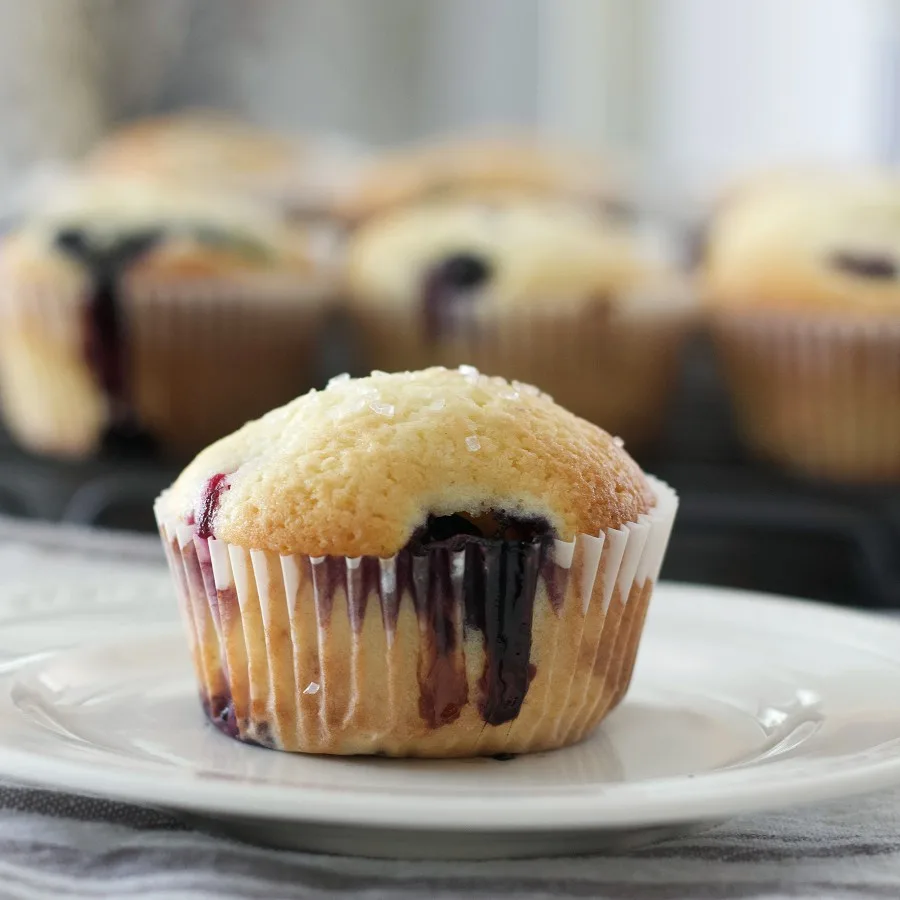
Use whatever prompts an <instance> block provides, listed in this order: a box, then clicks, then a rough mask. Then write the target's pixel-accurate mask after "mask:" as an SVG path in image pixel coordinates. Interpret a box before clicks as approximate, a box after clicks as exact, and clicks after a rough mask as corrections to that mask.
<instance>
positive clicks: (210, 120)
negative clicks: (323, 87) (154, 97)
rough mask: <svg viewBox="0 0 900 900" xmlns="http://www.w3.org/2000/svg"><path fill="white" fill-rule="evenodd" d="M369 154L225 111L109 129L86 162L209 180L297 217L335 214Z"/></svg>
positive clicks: (122, 172) (120, 171) (105, 168)
mask: <svg viewBox="0 0 900 900" xmlns="http://www.w3.org/2000/svg"><path fill="white" fill-rule="evenodd" d="M361 159H362V154H361V152H360V150H359V149H358V148H355V147H353V146H352V145H351V144H350V142H348V141H341V140H338V139H337V138H333V137H329V138H326V137H313V136H307V137H305V138H301V137H296V138H289V137H286V136H282V135H280V134H276V133H274V132H271V131H267V130H265V129H263V128H259V127H256V126H254V125H251V124H249V123H247V122H243V121H241V120H240V119H237V118H233V117H231V116H228V115H226V114H224V113H220V112H213V111H192V112H186V113H181V114H178V115H171V116H161V117H158V118H146V119H139V120H137V121H135V122H132V123H129V124H128V125H125V126H123V127H122V128H120V129H119V130H117V131H115V132H113V133H112V134H110V135H109V136H108V137H107V138H106V139H105V140H104V141H102V142H101V143H100V145H99V146H98V147H96V148H95V150H94V151H93V153H92V154H91V155H90V157H89V158H88V160H87V166H88V168H89V170H90V171H91V172H93V173H96V174H100V175H103V176H115V177H122V176H124V177H133V176H141V177H151V178H154V179H167V180H173V181H178V182H185V183H188V184H194V185H196V184H204V185H206V186H208V187H212V188H218V189H225V190H228V191H230V192H234V193H244V194H249V195H251V196H252V197H254V198H255V199H257V200H264V201H267V202H273V203H276V204H277V205H279V206H280V207H282V208H283V209H284V210H285V211H287V212H289V213H290V214H292V215H300V216H303V217H304V218H328V217H330V216H332V215H334V214H335V213H336V209H335V204H336V203H337V197H338V193H339V192H340V191H341V190H343V189H344V186H345V182H347V181H348V179H349V178H350V177H351V176H352V174H353V173H355V171H356V169H357V167H358V165H359V163H360V162H361Z"/></svg>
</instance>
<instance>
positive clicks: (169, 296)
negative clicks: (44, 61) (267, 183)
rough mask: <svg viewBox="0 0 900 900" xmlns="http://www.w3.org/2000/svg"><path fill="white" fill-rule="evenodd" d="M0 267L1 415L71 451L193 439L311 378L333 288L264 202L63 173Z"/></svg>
mask: <svg viewBox="0 0 900 900" xmlns="http://www.w3.org/2000/svg"><path fill="white" fill-rule="evenodd" d="M0 270H2V279H3V290H2V293H0V317H2V327H0V399H2V407H3V413H4V416H5V418H6V422H7V425H8V426H9V428H10V429H11V431H12V433H13V435H14V436H15V437H16V438H18V440H19V441H20V442H21V443H22V444H23V445H24V446H26V447H28V448H30V449H32V450H35V451H38V452H42V453H49V454H54V455H58V456H66V457H75V458H79V457H86V456H90V455H92V454H94V453H96V452H97V451H99V450H101V449H103V448H108V449H113V450H129V451H130V450H132V449H135V450H140V451H145V450H149V449H151V448H157V449H160V450H162V451H168V452H174V453H176V454H178V453H190V452H196V450H197V449H199V448H200V447H203V446H204V445H205V444H207V443H209V442H210V441H211V440H214V439H215V438H217V437H220V436H221V435H223V434H227V433H228V432H229V431H231V430H233V429H234V428H235V427H237V426H238V425H240V424H241V423H242V422H245V421H247V419H248V418H252V417H254V416H257V415H260V414H261V413H262V412H264V411H265V410H266V409H268V408H270V407H271V406H272V404H274V403H280V402H284V401H286V400H288V399H290V397H292V396H295V395H296V393H297V391H298V389H299V390H302V389H304V388H306V387H309V386H310V384H311V383H312V378H313V374H314V373H313V371H312V366H311V362H310V361H311V359H312V357H313V352H312V351H313V349H314V341H315V338H316V330H317V327H318V322H319V319H320V318H321V311H322V308H323V304H324V302H325V301H326V300H327V299H328V298H329V292H330V291H331V290H333V288H332V287H330V286H329V285H330V282H329V278H330V276H328V275H327V274H322V273H321V272H320V270H319V267H318V266H317V264H316V262H315V260H314V257H313V255H312V254H311V252H310V248H309V241H308V239H307V235H305V234H304V233H303V232H301V231H300V230H298V229H295V228H290V227H288V226H287V225H285V223H284V222H283V221H281V219H280V218H279V217H277V216H276V215H274V214H273V213H271V212H270V211H269V210H268V209H266V208H263V207H258V206H257V205H256V204H251V203H249V201H243V200H240V201H238V200H231V199H225V198H223V197H221V196H218V195H207V194H202V193H190V192H187V191H185V190H183V189H181V188H174V187H168V186H166V187H164V186H162V185H160V184H155V183H151V182H146V181H135V180H127V181H126V180H106V179H104V180H96V179H92V180H87V181H85V180H79V181H77V182H74V183H70V184H68V185H67V186H66V187H65V188H61V189H60V190H58V191H57V192H56V193H55V194H54V196H53V198H52V200H51V201H49V202H47V203H45V204H44V205H43V206H42V207H41V208H40V209H35V210H33V211H32V213H31V214H30V215H29V216H28V217H27V219H26V220H25V221H23V222H22V224H21V225H20V226H19V227H18V228H16V229H15V230H14V231H12V232H10V233H8V234H7V235H6V236H4V238H3V243H2V247H0ZM261 360H265V362H266V364H265V365H260V361H261Z"/></svg>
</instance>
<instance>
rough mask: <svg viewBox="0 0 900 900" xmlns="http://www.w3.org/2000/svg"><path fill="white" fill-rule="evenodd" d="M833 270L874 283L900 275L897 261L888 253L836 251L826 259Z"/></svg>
mask: <svg viewBox="0 0 900 900" xmlns="http://www.w3.org/2000/svg"><path fill="white" fill-rule="evenodd" d="M828 263H829V265H831V266H832V267H833V268H835V269H838V270H840V271H841V272H846V273H847V274H848V275H855V276H856V277H858V278H869V279H872V280H875V281H890V280H892V279H895V278H897V276H898V274H900V268H898V261H897V260H896V259H895V258H894V257H893V256H891V255H890V254H888V253H879V252H874V251H865V250H837V251H835V252H834V253H832V254H831V256H829V257H828Z"/></svg>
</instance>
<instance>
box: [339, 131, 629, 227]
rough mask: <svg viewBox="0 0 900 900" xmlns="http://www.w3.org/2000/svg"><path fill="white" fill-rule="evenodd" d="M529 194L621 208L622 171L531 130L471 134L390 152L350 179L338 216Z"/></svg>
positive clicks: (356, 217)
mask: <svg viewBox="0 0 900 900" xmlns="http://www.w3.org/2000/svg"><path fill="white" fill-rule="evenodd" d="M509 195H519V196H522V195H524V196H532V197H548V198H554V197H555V198H568V199H570V200H581V201H584V202H585V203H586V204H588V205H591V206H593V207H595V208H596V209H597V210H598V211H603V212H606V213H608V214H610V215H613V216H619V215H620V214H621V213H623V212H624V211H626V208H627V203H626V200H625V196H626V191H625V187H624V183H623V180H622V174H621V173H620V172H617V171H614V169H613V167H612V165H611V163H610V162H609V161H606V160H602V159H598V158H597V157H596V156H593V155H591V154H588V153H585V152H578V151H575V150H572V149H570V148H566V147H561V146H557V145H555V144H553V143H552V142H549V141H546V140H542V139H539V138H537V137H536V136H528V135H507V136H481V137H478V136H470V137H461V138H455V139H452V140H447V139H445V140H443V141H434V142H431V143H427V144H424V145H420V146H416V147H410V148H406V149H402V150H395V151H393V152H392V153H387V154H384V155H383V156H381V157H380V158H378V159H376V160H374V161H373V162H372V163H371V164H370V165H369V166H367V167H364V168H363V169H362V170H361V172H360V173H359V176H358V178H357V179H356V180H355V181H351V182H350V183H349V188H348V191H347V194H346V197H345V199H344V201H343V203H342V204H341V209H342V212H343V215H344V217H345V218H346V219H347V220H349V221H351V222H357V223H358V222H362V221H365V220H366V219H369V218H371V217H372V216H374V215H378V214H380V213H384V212H387V211H389V210H391V209H394V208H396V207H398V206H404V205H407V204H410V203H419V202H422V201H430V200H436V199H450V200H453V199H460V198H466V197H473V198H483V199H484V198H491V197H497V196H509Z"/></svg>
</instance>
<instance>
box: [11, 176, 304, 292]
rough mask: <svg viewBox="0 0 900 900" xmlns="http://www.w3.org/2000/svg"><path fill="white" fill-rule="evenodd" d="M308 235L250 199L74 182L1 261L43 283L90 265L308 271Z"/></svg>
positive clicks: (171, 272)
mask: <svg viewBox="0 0 900 900" xmlns="http://www.w3.org/2000/svg"><path fill="white" fill-rule="evenodd" d="M314 251H315V244H314V241H313V236H312V234H311V232H307V231H304V230H301V229H300V228H298V227H295V226H292V225H289V224H288V223H286V222H285V221H284V219H283V218H282V217H281V216H280V215H279V214H277V213H275V212H274V211H272V210H270V209H268V208H267V207H265V206H263V205H261V204H257V203H254V202H252V201H250V200H247V199H244V198H237V197H234V196H231V195H223V194H221V193H213V192H209V193H207V192H200V191H192V190H187V189H184V188H182V187H176V186H174V185H173V184H170V183H165V182H157V181H150V180H146V179H134V178H131V179H110V178H89V179H83V178H82V179H76V180H73V181H71V182H70V183H68V184H66V185H64V186H62V187H61V188H60V189H59V190H57V191H56V192H55V193H54V195H53V196H52V197H50V198H47V199H46V200H45V202H44V203H42V204H41V205H40V206H39V207H37V208H35V209H33V210H31V211H30V213H29V215H28V216H27V217H26V219H25V220H24V221H23V222H22V223H21V225H20V226H19V227H18V228H17V229H15V230H14V231H12V232H11V233H10V234H9V235H8V236H7V237H6V238H5V239H4V244H3V250H2V256H3V262H4V265H6V266H7V267H11V268H12V269H13V270H14V271H15V272H16V273H17V274H18V275H20V276H23V275H24V276H28V277H33V278H35V279H37V280H40V279H41V278H44V277H46V278H47V279H52V280H54V282H57V281H58V279H65V278H70V279H72V278H80V277H83V274H84V266H85V264H86V263H87V264H90V265H93V264H94V263H95V262H96V263H97V264H103V263H104V262H106V263H108V264H109V265H113V264H116V263H119V262H123V261H124V262H128V263H129V271H130V272H131V273H132V274H135V275H154V276H161V277H165V276H177V277H178V278H190V277H236V276H239V275H240V274H242V273H253V272H260V271H266V270H274V271H279V272H286V273H288V272H293V273H305V274H309V273H312V271H313V270H314V268H315V264H316V255H315V252H314Z"/></svg>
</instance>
